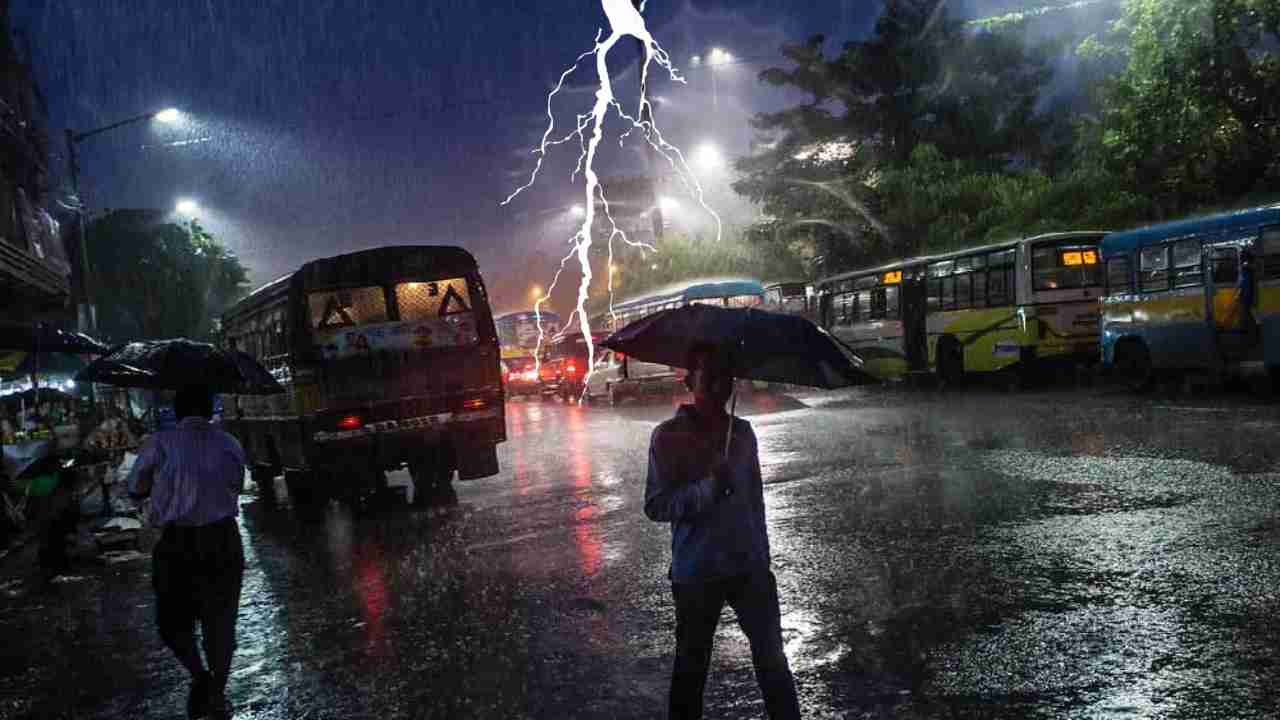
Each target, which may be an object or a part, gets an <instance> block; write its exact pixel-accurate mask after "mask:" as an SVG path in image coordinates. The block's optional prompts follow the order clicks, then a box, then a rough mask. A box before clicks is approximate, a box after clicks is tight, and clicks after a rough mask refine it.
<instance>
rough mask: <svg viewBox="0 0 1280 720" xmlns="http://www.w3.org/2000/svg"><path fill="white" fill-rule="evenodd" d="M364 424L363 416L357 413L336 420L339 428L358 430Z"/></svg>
mask: <svg viewBox="0 0 1280 720" xmlns="http://www.w3.org/2000/svg"><path fill="white" fill-rule="evenodd" d="M363 425H364V418H362V417H360V416H359V415H347V416H346V417H344V418H342V419H341V420H339V421H338V429H339V430H358V429H359V428H360V427H362V426H363Z"/></svg>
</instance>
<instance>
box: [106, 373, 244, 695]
mask: <svg viewBox="0 0 1280 720" xmlns="http://www.w3.org/2000/svg"><path fill="white" fill-rule="evenodd" d="M174 411H175V414H176V415H177V417H178V425H177V427H176V428H173V429H171V430H164V431H161V432H157V433H155V434H154V435H152V436H150V437H149V438H148V439H147V440H146V441H145V442H144V443H143V445H142V447H141V449H140V450H139V451H138V459H137V461H136V462H135V463H134V465H133V469H132V471H131V472H130V474H129V480H128V487H129V494H130V495H131V496H133V497H134V498H142V497H147V496H150V498H151V507H150V520H151V522H152V523H153V524H155V525H157V526H159V527H161V528H163V531H162V534H161V537H160V541H159V542H158V543H157V544H156V546H155V549H154V550H153V552H152V578H151V579H152V585H153V586H154V588H155V593H156V623H157V625H158V626H159V630H160V637H161V639H163V640H164V643H165V645H166V646H168V648H169V649H170V650H172V651H173V654H174V655H175V656H177V658H178V661H179V662H181V663H182V665H183V666H184V667H185V668H186V669H187V672H189V673H190V674H191V690H190V694H189V695H188V697H187V715H188V717H192V718H198V717H205V716H206V715H212V716H213V717H227V716H228V715H229V708H228V705H227V701H226V695H225V691H226V687H227V677H228V674H229V672H230V669H231V655H232V653H233V652H234V650H235V634H236V616H237V615H238V614H239V609H240V586H241V581H242V578H243V575H244V549H243V546H242V545H241V541H240V529H239V527H238V526H237V524H236V516H237V515H238V514H239V499H238V496H239V495H240V493H241V491H243V489H244V472H245V455H244V450H243V448H241V446H240V443H239V442H237V441H236V439H235V438H233V437H232V436H231V435H230V434H228V433H226V432H224V431H222V430H221V429H219V428H217V427H216V426H214V425H212V424H211V423H210V422H209V418H210V417H211V416H212V415H213V395H212V393H211V392H210V390H209V388H207V387H204V386H188V387H183V388H181V389H179V390H178V392H177V396H176V397H175V399H174ZM197 621H198V622H199V623H200V626H201V636H202V638H203V640H204V643H203V644H204V654H205V659H207V661H208V668H207V669H206V667H205V661H204V660H202V659H201V657H200V652H199V651H198V650H197V648H196V636H195V625H196V622H197Z"/></svg>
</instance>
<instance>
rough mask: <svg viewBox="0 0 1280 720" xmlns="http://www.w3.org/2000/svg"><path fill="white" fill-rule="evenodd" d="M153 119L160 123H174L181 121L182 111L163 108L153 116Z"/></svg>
mask: <svg viewBox="0 0 1280 720" xmlns="http://www.w3.org/2000/svg"><path fill="white" fill-rule="evenodd" d="M154 117H155V119H156V120H159V121H160V122H162V123H171V124H172V123H176V122H178V121H179V120H181V119H182V111H180V110H178V108H165V109H164V110H161V111H160V112H158V113H156V114H155V116H154Z"/></svg>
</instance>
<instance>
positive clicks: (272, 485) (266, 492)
mask: <svg viewBox="0 0 1280 720" xmlns="http://www.w3.org/2000/svg"><path fill="white" fill-rule="evenodd" d="M279 474H280V468H276V467H270V466H268V465H254V466H253V467H252V468H250V470H249V477H251V478H252V479H253V484H254V485H256V486H258V499H259V500H261V501H262V502H263V504H265V505H275V504H276V502H277V500H278V499H279V498H277V497H276V476H277V475H279Z"/></svg>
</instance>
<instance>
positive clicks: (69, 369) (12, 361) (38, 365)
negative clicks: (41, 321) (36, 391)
mask: <svg viewBox="0 0 1280 720" xmlns="http://www.w3.org/2000/svg"><path fill="white" fill-rule="evenodd" d="M102 352H103V353H106V352H107V349H106V348H104V349H103V350H102ZM89 360H90V359H89V358H87V357H85V356H84V355H80V354H77V353H69V352H43V351H41V352H27V351H25V350H0V379H2V380H8V379H12V378H26V377H30V376H32V375H37V374H38V375H44V376H49V375H67V376H70V375H75V374H76V373H78V372H80V371H81V370H83V369H84V368H85V366H86V365H88V364H89Z"/></svg>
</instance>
